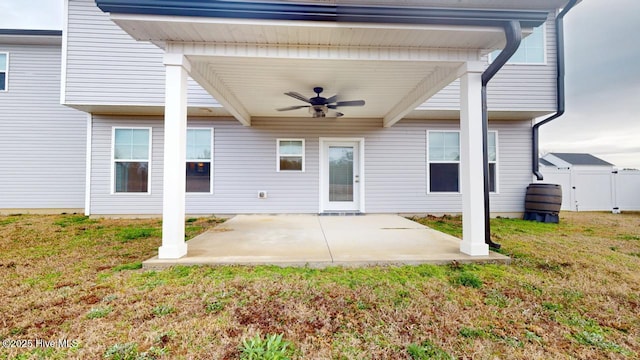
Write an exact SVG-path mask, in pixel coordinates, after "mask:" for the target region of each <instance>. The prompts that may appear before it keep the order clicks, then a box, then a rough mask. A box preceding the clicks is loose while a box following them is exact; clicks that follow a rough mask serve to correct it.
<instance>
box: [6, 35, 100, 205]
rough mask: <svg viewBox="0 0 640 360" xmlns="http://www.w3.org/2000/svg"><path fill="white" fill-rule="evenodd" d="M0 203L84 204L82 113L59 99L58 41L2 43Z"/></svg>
mask: <svg viewBox="0 0 640 360" xmlns="http://www.w3.org/2000/svg"><path fill="white" fill-rule="evenodd" d="M0 52H7V53H9V71H8V77H9V88H8V91H6V92H0V208H1V209H25V208H41V209H42V208H48V209H52V208H56V209H78V208H83V207H84V189H85V186H84V184H85V151H86V145H85V144H86V118H87V115H86V114H85V113H82V112H80V111H77V110H73V109H70V108H67V107H66V106H63V105H60V103H59V99H60V54H61V47H60V45H6V44H1V43H0Z"/></svg>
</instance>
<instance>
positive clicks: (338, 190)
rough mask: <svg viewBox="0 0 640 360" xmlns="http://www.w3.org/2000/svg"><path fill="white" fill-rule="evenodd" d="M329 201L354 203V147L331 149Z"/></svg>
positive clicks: (332, 147)
mask: <svg viewBox="0 0 640 360" xmlns="http://www.w3.org/2000/svg"><path fill="white" fill-rule="evenodd" d="M329 201H353V147H349V146H330V147H329Z"/></svg>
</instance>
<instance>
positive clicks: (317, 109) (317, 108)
mask: <svg viewBox="0 0 640 360" xmlns="http://www.w3.org/2000/svg"><path fill="white" fill-rule="evenodd" d="M327 111H329V108H328V107H327V106H326V105H313V106H310V107H309V113H310V114H311V116H312V117H314V118H320V117H326V116H327Z"/></svg>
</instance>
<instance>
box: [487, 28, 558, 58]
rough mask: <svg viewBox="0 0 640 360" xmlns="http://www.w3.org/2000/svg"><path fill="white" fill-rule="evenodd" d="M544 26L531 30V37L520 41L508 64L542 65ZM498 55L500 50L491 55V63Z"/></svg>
mask: <svg viewBox="0 0 640 360" xmlns="http://www.w3.org/2000/svg"><path fill="white" fill-rule="evenodd" d="M543 32H544V26H539V27H537V28H535V29H533V32H532V33H531V35H529V36H527V37H526V38H524V39H522V42H521V43H520V47H519V48H518V50H517V51H516V52H515V54H513V56H512V57H511V59H509V61H508V63H509V64H542V63H544V61H545V59H544V46H545V43H544V33H543ZM499 54H500V50H497V51H494V52H492V53H491V61H494V60H495V59H496V57H498V55H499Z"/></svg>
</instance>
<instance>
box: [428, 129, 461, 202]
mask: <svg viewBox="0 0 640 360" xmlns="http://www.w3.org/2000/svg"><path fill="white" fill-rule="evenodd" d="M431 133H456V134H458V153H459V152H460V147H461V146H460V130H427V141H426V143H427V149H426V151H427V159H426V160H427V162H426V163H427V194H441V195H442V194H444V195H446V194H460V159H458V161H453V160H448V161H431V160H430V159H429V135H430V134H431ZM460 155H462V154H460ZM432 163H433V164H456V163H457V164H458V191H431V166H430V165H431V164H432Z"/></svg>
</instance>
